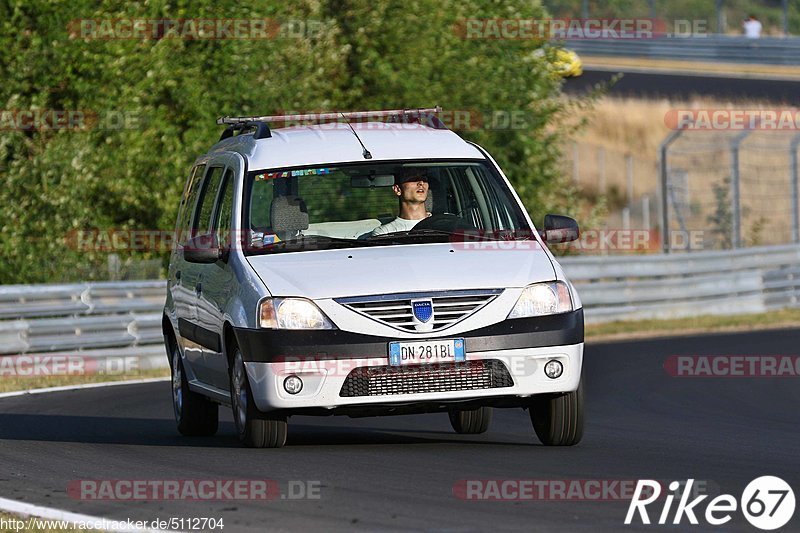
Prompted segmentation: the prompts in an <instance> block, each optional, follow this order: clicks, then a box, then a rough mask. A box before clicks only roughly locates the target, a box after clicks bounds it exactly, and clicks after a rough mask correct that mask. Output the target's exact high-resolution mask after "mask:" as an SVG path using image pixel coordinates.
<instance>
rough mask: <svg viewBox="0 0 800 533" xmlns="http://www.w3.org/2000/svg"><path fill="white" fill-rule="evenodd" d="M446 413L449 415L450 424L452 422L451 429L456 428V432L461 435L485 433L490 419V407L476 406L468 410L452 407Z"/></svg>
mask: <svg viewBox="0 0 800 533" xmlns="http://www.w3.org/2000/svg"><path fill="white" fill-rule="evenodd" d="M448 414H449V415H450V424H452V426H453V429H454V430H456V433H461V434H462V435H477V434H478V433H486V430H487V429H489V424H490V423H491V421H492V408H491V407H478V408H477V409H472V410H469V411H463V410H461V409H453V410H451V411H450V412H449V413H448Z"/></svg>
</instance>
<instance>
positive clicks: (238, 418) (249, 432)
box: [230, 347, 287, 448]
mask: <svg viewBox="0 0 800 533" xmlns="http://www.w3.org/2000/svg"><path fill="white" fill-rule="evenodd" d="M230 377H231V405H232V406H233V420H234V422H235V424H236V432H237V433H238V434H239V440H240V441H241V443H242V444H244V445H245V446H248V447H250V448H281V447H282V446H283V445H284V444H286V432H287V423H286V417H272V418H269V417H266V416H265V415H264V414H263V413H261V412H260V411H259V410H258V409H257V408H256V405H255V402H254V401H253V393H252V391H251V390H250V381H249V380H248V379H247V371H246V370H245V368H244V359H243V358H242V352H241V351H240V350H239V348H238V347H237V348H235V351H234V353H233V366H232V367H231V376H230Z"/></svg>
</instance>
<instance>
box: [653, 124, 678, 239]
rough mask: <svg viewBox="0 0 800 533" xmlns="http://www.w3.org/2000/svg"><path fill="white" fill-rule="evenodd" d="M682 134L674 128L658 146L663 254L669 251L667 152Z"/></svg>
mask: <svg viewBox="0 0 800 533" xmlns="http://www.w3.org/2000/svg"><path fill="white" fill-rule="evenodd" d="M682 134H683V130H675V131H673V132H671V133H670V134H669V135H667V138H666V139H664V140H663V141H661V144H660V145H659V147H658V154H659V174H661V249H662V250H663V251H664V253H665V254H668V253H669V192H668V191H667V179H668V178H669V174H668V173H667V170H668V164H667V153H668V152H669V146H670V145H671V144H672V143H673V142H675V140H676V139H677V138H678V137H680V136H681V135H682Z"/></svg>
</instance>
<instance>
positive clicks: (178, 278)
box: [175, 270, 181, 283]
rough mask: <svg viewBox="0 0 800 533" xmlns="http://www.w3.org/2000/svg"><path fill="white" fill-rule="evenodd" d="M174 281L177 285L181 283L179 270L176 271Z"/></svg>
mask: <svg viewBox="0 0 800 533" xmlns="http://www.w3.org/2000/svg"><path fill="white" fill-rule="evenodd" d="M175 281H176V282H178V283H180V282H181V271H180V270H177V271H176V272H175Z"/></svg>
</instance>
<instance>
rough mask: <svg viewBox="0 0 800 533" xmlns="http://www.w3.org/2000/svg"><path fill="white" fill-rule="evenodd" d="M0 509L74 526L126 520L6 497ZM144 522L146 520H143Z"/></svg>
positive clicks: (26, 516)
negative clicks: (74, 511)
mask: <svg viewBox="0 0 800 533" xmlns="http://www.w3.org/2000/svg"><path fill="white" fill-rule="evenodd" d="M0 511H5V512H7V513H11V514H16V515H21V516H23V517H25V518H30V517H31V516H35V517H37V518H43V519H45V520H55V521H63V522H68V523H70V524H72V525H73V526H76V525H77V524H78V523H84V524H88V523H92V524H97V523H100V524H102V523H103V520H105V521H106V523H107V525H110V524H108V523H109V522H117V523H121V522H126V521H127V519H126V520H116V519H113V518H103V517H99V516H91V515H85V514H80V513H73V512H70V511H64V510H61V509H55V508H53V507H43V506H41V505H34V504H32V503H25V502H19V501H16V500H9V499H7V498H0ZM21 520H22V519H21ZM132 521H133V520H132ZM25 522H26V523H25V527H28V525H30V522H29V521H25ZM144 522H147V521H146V520H144ZM96 530H97V529H95V531H96ZM100 530H101V531H114V532H136V533H142V532H147V533H151V532H152V533H160V532H161V530H159V529H136V528H132V529H125V528H122V529H110V528H106V529H102V528H100ZM87 531H88V529H87Z"/></svg>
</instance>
